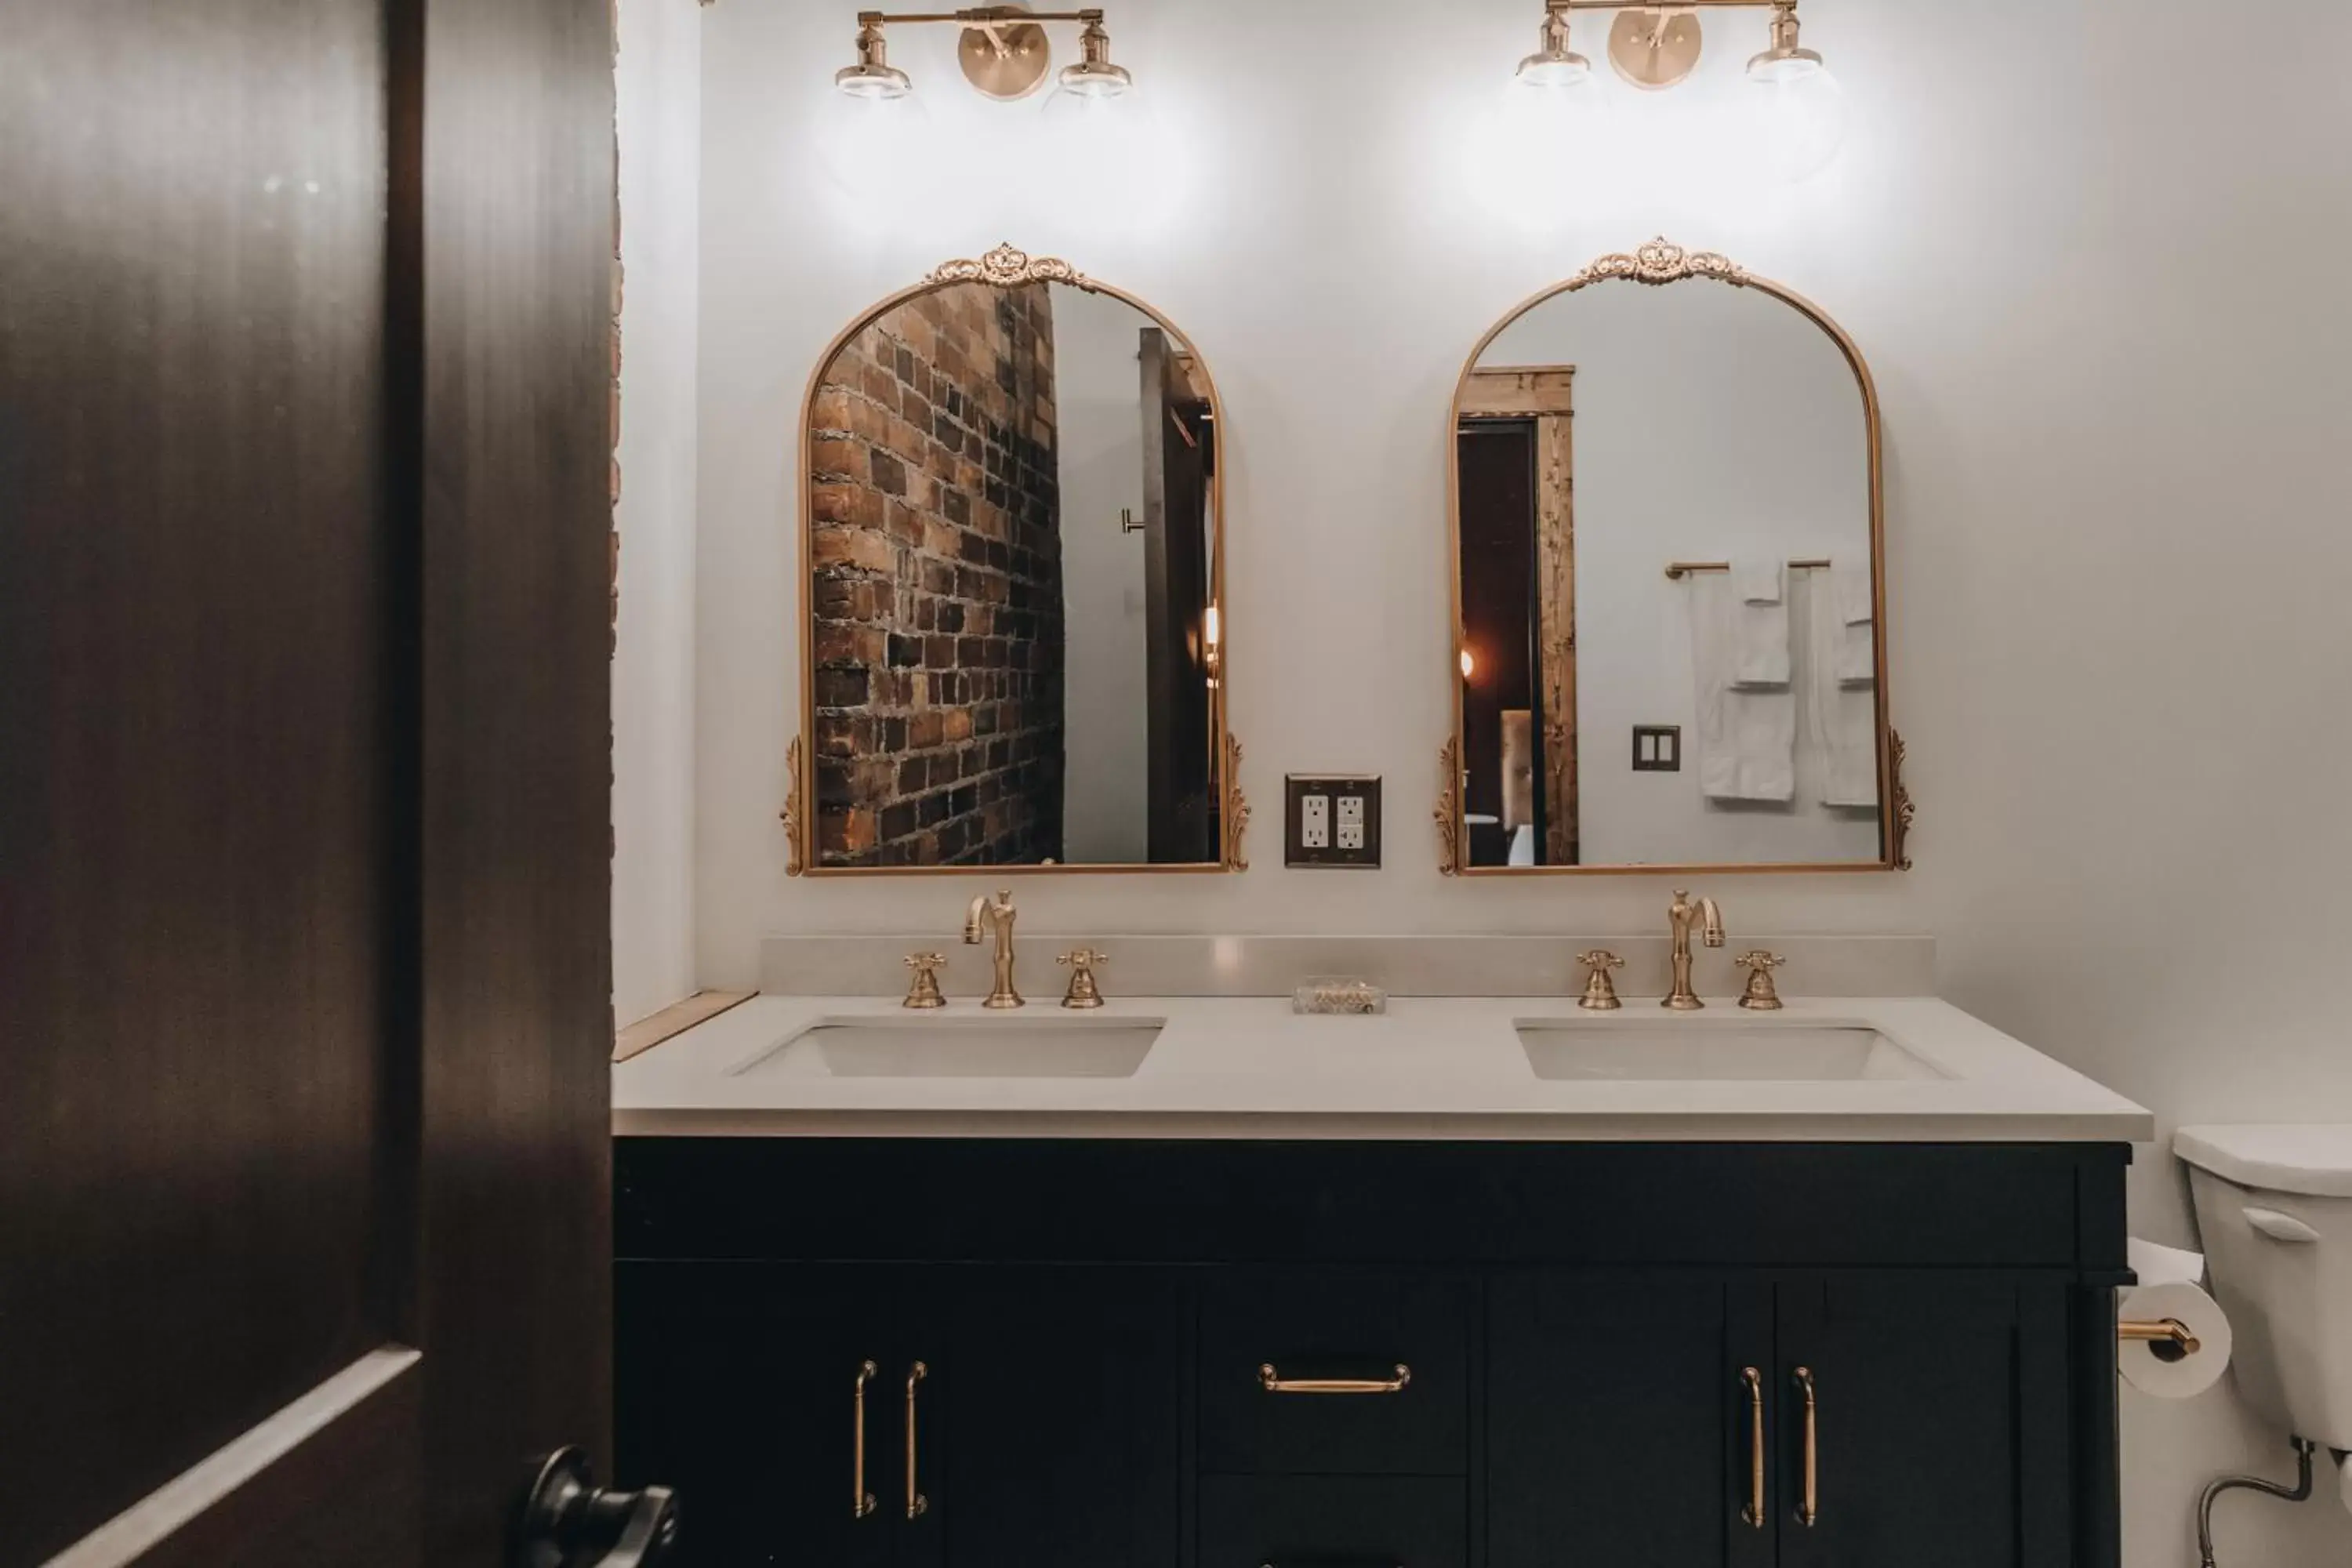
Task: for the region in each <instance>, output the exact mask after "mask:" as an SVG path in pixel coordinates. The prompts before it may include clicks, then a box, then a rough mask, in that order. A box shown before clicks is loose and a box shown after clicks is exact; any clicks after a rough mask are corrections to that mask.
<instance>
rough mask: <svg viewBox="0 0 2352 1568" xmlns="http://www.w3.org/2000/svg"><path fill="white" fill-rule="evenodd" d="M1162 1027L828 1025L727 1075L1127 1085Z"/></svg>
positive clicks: (1136, 1022) (1014, 1021)
mask: <svg viewBox="0 0 2352 1568" xmlns="http://www.w3.org/2000/svg"><path fill="white" fill-rule="evenodd" d="M1167 1022H1168V1020H1166V1019H1165V1018H1102V1019H1094V1018H1072V1017H1067V1016H1059V1017H1057V1016H1054V1015H1052V1014H1047V1015H1045V1016H1037V1017H1031V1016H1025V1015H1015V1016H1011V1017H1004V1018H973V1017H961V1018H925V1017H920V1016H908V1017H898V1018H832V1019H824V1020H820V1021H819V1022H817V1023H815V1024H812V1025H811V1026H809V1027H807V1028H805V1029H803V1030H802V1031H801V1032H800V1033H799V1034H797V1035H793V1036H790V1037H787V1038H785V1039H784V1040H782V1042H781V1043H779V1044H778V1045H776V1046H775V1047H772V1048H771V1049H769V1050H766V1051H763V1052H761V1054H760V1055H759V1056H757V1057H754V1058H752V1059H751V1060H750V1061H748V1062H745V1063H744V1064H743V1065H742V1066H741V1067H739V1068H736V1069H735V1074H736V1075H742V1074H747V1073H751V1074H758V1075H761V1076H763V1077H782V1078H949V1079H953V1078H967V1079H969V1078H1133V1077H1134V1076H1135V1074H1136V1069H1137V1068H1140V1067H1142V1065H1143V1058H1145V1057H1147V1056H1149V1055H1150V1054H1151V1047H1152V1043H1153V1042H1154V1041H1156V1040H1158V1039H1159V1038H1160V1030H1161V1029H1162V1028H1164V1027H1166V1026H1167Z"/></svg>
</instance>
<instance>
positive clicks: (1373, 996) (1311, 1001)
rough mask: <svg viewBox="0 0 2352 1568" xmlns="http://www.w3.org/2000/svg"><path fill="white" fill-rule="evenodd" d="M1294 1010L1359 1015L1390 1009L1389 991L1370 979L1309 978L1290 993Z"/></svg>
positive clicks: (1344, 977) (1342, 976)
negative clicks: (1372, 982)
mask: <svg viewBox="0 0 2352 1568" xmlns="http://www.w3.org/2000/svg"><path fill="white" fill-rule="evenodd" d="M1290 1010H1291V1011H1292V1012H1294V1013H1313V1014H1330V1015H1334V1016H1350V1015H1354V1016H1361V1015H1365V1014H1371V1013H1385V1012H1387V1011H1388V1010H1389V994H1388V993H1387V992H1385V991H1383V990H1381V988H1380V987H1379V986H1377V985H1374V984H1371V983H1370V981H1365V980H1356V979H1352V978H1349V977H1348V976H1344V975H1327V976H1322V977H1319V978H1317V979H1314V980H1309V981H1308V982H1307V984H1304V985H1301V986H1300V987H1299V988H1298V989H1297V990H1296V991H1294V992H1292V993H1291V994H1290Z"/></svg>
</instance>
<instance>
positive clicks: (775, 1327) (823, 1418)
mask: <svg viewBox="0 0 2352 1568" xmlns="http://www.w3.org/2000/svg"><path fill="white" fill-rule="evenodd" d="M619 1273H620V1279H619V1289H618V1291H617V1294H616V1311H617V1315H618V1321H619V1326H620V1354H619V1358H618V1359H619V1366H618V1369H617V1371H618V1377H617V1382H616V1388H617V1396H616V1401H615V1403H616V1407H617V1409H616V1414H617V1417H618V1423H617V1424H618V1426H619V1428H620V1447H621V1456H622V1464H623V1466H624V1467H625V1468H627V1469H629V1470H630V1471H631V1472H632V1473H638V1472H642V1473H644V1474H647V1475H655V1474H658V1475H663V1476H669V1477H674V1478H677V1479H676V1480H675V1481H674V1482H673V1483H672V1484H674V1485H675V1486H677V1489H679V1491H680V1493H681V1495H682V1496H683V1497H687V1498H690V1499H691V1502H690V1503H689V1504H688V1506H689V1507H690V1508H691V1509H692V1511H693V1516H694V1522H693V1526H692V1528H691V1530H690V1531H688V1533H687V1534H686V1535H685V1537H684V1549H683V1560H684V1561H685V1562H686V1563H688V1564H698V1565H709V1568H717V1565H720V1564H725V1565H728V1568H733V1565H735V1564H751V1563H794V1564H804V1563H819V1564H835V1563H838V1564H845V1565H846V1564H861V1565H876V1568H879V1565H884V1564H887V1565H890V1568H940V1565H944V1564H950V1563H954V1564H982V1563H1013V1562H1019V1563H1029V1564H1039V1565H1042V1568H1063V1565H1067V1568H1083V1565H1091V1564H1099V1563H1131V1564H1134V1565H1136V1568H1175V1564H1176V1562H1177V1550H1178V1526H1179V1522H1180V1510H1179V1478H1180V1463H1179V1454H1180V1442H1181V1432H1180V1429H1179V1421H1180V1417H1181V1408H1182V1402H1181V1397H1180V1394H1181V1387H1182V1384H1183V1379H1184V1376H1185V1372H1186V1363H1185V1354H1186V1348H1187V1347H1186V1333H1185V1330H1186V1328H1187V1326H1188V1319H1187V1317H1186V1315H1185V1314H1184V1312H1183V1311H1182V1310H1181V1309H1180V1308H1179V1307H1178V1306H1177V1302H1178V1300H1180V1299H1181V1291H1175V1290H1171V1285H1170V1281H1169V1279H1167V1278H1166V1276H1165V1275H1164V1274H1161V1273H1160V1272H1159V1271H1154V1270H1148V1269H1139V1268H1120V1269H1093V1268H1053V1267H1037V1268H1020V1267H1015V1268H994V1267H989V1266H974V1267H961V1266H936V1267H935V1266H928V1265H915V1266H898V1265H891V1264H871V1263H815V1264H767V1263H760V1262H749V1261H738V1260H727V1261H679V1260H671V1259H660V1260H648V1259H625V1260H624V1261H623V1262H622V1263H621V1265H620V1268H619Z"/></svg>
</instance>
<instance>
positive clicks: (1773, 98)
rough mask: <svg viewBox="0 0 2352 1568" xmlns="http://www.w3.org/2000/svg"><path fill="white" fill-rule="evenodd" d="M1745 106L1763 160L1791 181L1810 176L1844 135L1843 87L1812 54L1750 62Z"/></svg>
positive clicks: (1825, 162) (1826, 162)
mask: <svg viewBox="0 0 2352 1568" xmlns="http://www.w3.org/2000/svg"><path fill="white" fill-rule="evenodd" d="M1748 81H1749V83H1750V86H1749V88H1748V99H1749V107H1750V110H1751V113H1752V117H1753V121H1754V128H1755V140H1756V143H1757V145H1758V147H1759V150H1760V151H1761V152H1762V153H1763V156H1764V160H1765V163H1766V166H1767V167H1769V169H1770V170H1771V171H1772V173H1773V174H1776V175H1778V176H1779V177H1780V179H1782V180H1785V181H1787V182H1789V183H1790V184H1795V183H1796V182H1798V181H1800V180H1806V179H1810V178H1811V177H1812V176H1813V175H1815V174H1819V173H1821V171H1822V169H1824V168H1826V167H1827V166H1828V165H1829V163H1830V160H1831V159H1832V158H1834V157H1836V156H1837V152H1838V148H1839V147H1840V146H1841V145H1842V144H1843V142H1844V141H1845V129H1846V104H1845V90H1844V89H1843V88H1841V87H1839V86H1838V83H1837V78H1835V77H1833V76H1832V75H1831V74H1830V73H1829V69H1828V68H1827V67H1825V66H1823V65H1822V63H1821V62H1820V61H1819V60H1817V59H1804V58H1790V59H1780V60H1773V61H1769V62H1764V63H1762V64H1760V65H1758V66H1750V67H1749V68H1748Z"/></svg>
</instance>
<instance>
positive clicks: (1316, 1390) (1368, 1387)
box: [1257, 1362, 1412, 1394]
mask: <svg viewBox="0 0 2352 1568" xmlns="http://www.w3.org/2000/svg"><path fill="white" fill-rule="evenodd" d="M1411 1382H1412V1368H1411V1367H1409V1366H1407V1365H1405V1364H1404V1363H1402V1362H1399V1363H1397V1369H1396V1375H1395V1376H1394V1377H1384V1378H1369V1377H1285V1376H1283V1375H1282V1373H1278V1372H1276V1371H1275V1370H1274V1363H1272V1362H1267V1363H1265V1364H1263V1365H1261V1366H1260V1367H1259V1368H1258V1369H1257V1384H1258V1386H1259V1387H1260V1388H1263V1389H1265V1391H1266V1392H1267V1393H1268V1394H1402V1393H1403V1392H1404V1390H1405V1385H1406V1384H1409V1383H1411Z"/></svg>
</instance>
